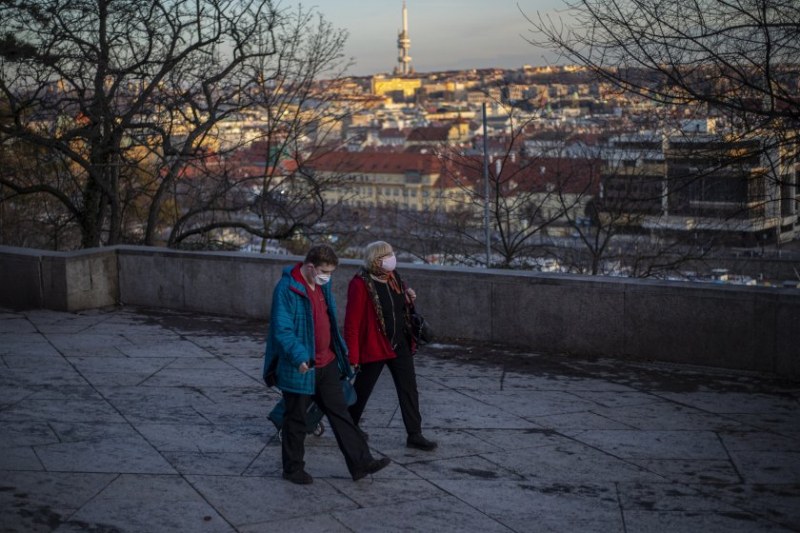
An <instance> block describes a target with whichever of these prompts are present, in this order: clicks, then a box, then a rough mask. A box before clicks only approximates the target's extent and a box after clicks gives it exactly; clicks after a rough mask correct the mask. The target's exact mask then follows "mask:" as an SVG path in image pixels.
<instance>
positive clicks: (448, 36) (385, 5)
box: [303, 0, 564, 75]
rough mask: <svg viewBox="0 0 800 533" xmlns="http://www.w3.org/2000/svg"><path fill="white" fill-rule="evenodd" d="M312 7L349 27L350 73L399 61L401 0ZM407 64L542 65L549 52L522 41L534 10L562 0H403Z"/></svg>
mask: <svg viewBox="0 0 800 533" xmlns="http://www.w3.org/2000/svg"><path fill="white" fill-rule="evenodd" d="M303 4H304V5H305V6H314V7H316V9H317V10H318V11H319V12H321V13H322V14H323V15H324V16H325V18H326V19H327V20H328V21H330V22H331V23H333V25H334V26H336V27H337V28H342V29H346V30H347V31H348V32H349V38H348V40H347V46H346V48H345V53H346V55H347V56H348V57H353V58H354V60H355V64H354V66H353V68H352V69H351V70H350V74H354V75H368V74H378V73H390V72H391V71H392V69H393V68H394V67H395V66H396V65H397V33H398V31H399V30H400V29H401V27H402V24H403V21H402V8H403V0H316V1H313V0H312V1H311V2H309V1H304V2H303ZM406 5H407V7H408V33H409V37H410V38H411V49H410V55H411V58H412V61H411V65H412V67H413V68H414V69H415V70H416V71H417V72H430V71H437V70H454V69H469V68H484V67H501V68H519V67H521V66H522V65H545V64H549V63H552V62H553V57H554V56H553V55H552V54H551V53H548V52H547V51H543V50H541V49H537V48H535V47H534V46H532V45H531V44H530V43H528V42H526V41H525V40H524V36H529V35H530V29H531V27H530V23H529V22H528V21H527V20H526V19H525V17H524V16H523V14H522V13H521V12H520V9H522V10H523V11H524V12H525V13H527V14H528V15H529V16H531V17H535V16H536V13H537V11H539V12H542V13H545V12H546V13H551V14H557V13H556V11H555V10H557V9H562V8H563V7H564V1H563V0H406Z"/></svg>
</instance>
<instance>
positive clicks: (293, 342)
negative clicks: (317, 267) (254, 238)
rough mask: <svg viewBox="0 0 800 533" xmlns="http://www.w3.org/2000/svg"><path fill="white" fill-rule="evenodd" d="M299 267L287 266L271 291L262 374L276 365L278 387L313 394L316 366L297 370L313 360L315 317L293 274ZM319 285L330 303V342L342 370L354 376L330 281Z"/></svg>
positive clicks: (306, 296)
mask: <svg viewBox="0 0 800 533" xmlns="http://www.w3.org/2000/svg"><path fill="white" fill-rule="evenodd" d="M300 266H302V263H299V264H297V265H294V266H289V267H286V268H284V269H283V275H282V276H281V279H280V281H279V282H278V284H277V285H276V286H275V290H274V292H273V293H272V314H271V316H270V320H269V332H268V334H267V348H266V350H265V353H264V370H263V375H264V377H265V378H266V375H267V371H268V370H269V368H270V365H273V364H275V365H277V366H276V378H277V383H276V386H277V387H278V388H279V389H281V390H282V391H288V392H294V393H298V394H314V369H311V370H310V371H309V372H306V373H305V374H301V373H300V371H299V370H298V367H299V366H300V365H301V364H302V363H303V362H306V361H311V360H312V359H314V319H313V315H312V312H311V300H309V298H308V294H307V293H306V287H305V286H304V285H303V284H302V283H300V282H299V281H297V280H296V279H294V276H293V275H292V272H293V271H294V269H298V268H300ZM317 288H318V289H322V293H323V294H324V295H325V301H326V302H327V304H328V316H329V317H330V320H331V326H332V329H333V331H332V332H331V343H332V344H333V346H332V348H333V351H334V353H335V354H336V362H337V364H338V365H339V371H340V372H341V373H342V374H343V375H346V376H347V377H349V378H351V377H352V371H351V369H350V364H349V363H348V359H347V345H346V344H345V342H344V339H343V338H342V335H341V333H340V332H339V327H338V325H337V324H338V322H337V320H336V302H335V301H334V299H333V293H332V292H331V285H330V283H327V284H325V285H322V286H321V287H317Z"/></svg>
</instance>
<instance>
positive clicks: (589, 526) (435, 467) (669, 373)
mask: <svg viewBox="0 0 800 533" xmlns="http://www.w3.org/2000/svg"><path fill="white" fill-rule="evenodd" d="M265 333H266V323H265V322H264V321H253V320H243V319H236V318H225V317H215V316H203V315H196V314H193V313H179V312H167V311H156V310H148V309H129V308H119V309H104V310H94V311H88V312H82V313H60V312H54V311H46V310H35V311H26V312H15V311H12V310H7V309H0V427H2V431H1V432H0V531H1V532H3V533H5V532H9V533H11V532H25V533H28V532H36V533H38V532H50V531H55V532H60V533H64V532H68V533H71V532H85V531H94V532H98V533H99V532H107V533H111V532H142V533H145V532H146V533H153V532H161V531H165V532H171V531H176V532H184V531H189V532H192V531H198V532H205V531H208V532H240V533H255V532H259V533H260V532H264V531H298V532H306V531H310V532H316V531H330V532H362V531H363V532H370V531H376V532H386V531H403V532H406V531H420V532H434V533H450V532H459V533H460V532H465V531H466V532H472V531H480V532H487V533H489V532H504V533H506V532H529V531H554V532H562V531H564V532H575V531H581V532H583V531H589V532H592V531H597V532H603V533H607V532H624V533H633V532H651V531H652V532H663V531H670V532H676V533H681V532H696V531H702V532H703V533H713V532H717V531H719V532H726V533H727V532H731V531H733V532H739V531H741V532H751V531H755V532H761V531H765V532H766V531H770V532H772V531H777V532H786V531H800V446H799V445H798V442H800V383H798V382H791V381H785V380H781V379H779V378H777V377H775V376H768V375H760V374H754V373H741V372H738V373H737V372H731V371H720V370H715V369H708V368H697V367H689V366H680V365H666V364H645V363H638V362H625V361H612V360H606V359H596V360H586V359H576V358H570V357H554V356H542V355H539V354H537V353H536V352H535V350H534V349H532V350H531V351H529V352H528V351H524V350H510V349H504V348H500V347H496V346H479V345H466V344H433V345H429V346H426V347H423V348H422V349H421V350H420V353H419V354H418V355H417V357H416V360H415V362H416V365H417V373H418V376H419V388H420V395H421V407H422V414H423V425H424V428H425V433H426V435H427V436H428V437H429V438H433V439H435V440H437V441H438V442H439V444H440V446H439V448H438V449H437V450H436V451H435V452H432V453H428V452H422V451H419V450H412V449H408V448H406V447H405V432H404V428H403V423H402V419H401V416H400V413H399V409H398V407H397V398H396V393H395V390H394V386H393V384H392V382H391V378H390V376H389V373H388V371H387V372H385V373H384V375H382V376H381V378H380V380H379V382H378V384H377V386H376V389H375V392H374V394H373V396H372V398H371V399H370V403H369V405H368V406H367V409H366V411H365V414H364V419H363V426H364V428H365V429H366V430H367V431H368V432H369V434H370V439H369V444H370V447H371V448H372V450H373V454H374V455H375V456H387V457H390V458H391V459H392V464H391V465H390V466H389V467H387V468H385V469H384V470H382V471H380V472H378V473H377V474H375V475H373V476H368V477H367V478H365V479H363V480H360V481H358V482H353V481H352V480H351V479H350V477H349V475H348V473H347V470H346V468H345V464H344V460H343V458H342V456H341V454H340V453H339V451H338V448H337V446H336V443H335V440H334V437H333V435H332V434H331V432H330V430H329V429H328V430H327V431H325V433H323V435H322V436H320V437H314V436H309V437H308V439H307V442H306V447H307V448H306V449H307V453H306V462H307V465H306V468H307V470H308V471H309V472H310V473H311V474H312V475H313V476H314V483H313V484H312V485H309V486H296V485H292V484H291V483H288V482H286V481H284V480H283V479H282V478H281V475H280V474H281V460H280V442H279V440H278V438H277V432H276V430H275V427H274V426H273V425H272V423H271V422H269V421H268V420H267V418H266V414H267V413H268V412H269V410H270V409H271V408H272V406H273V405H274V404H275V403H276V402H277V401H278V399H279V397H280V396H279V394H278V393H277V392H276V391H273V390H269V389H267V388H266V387H265V386H264V384H263V383H262V382H261V362H262V356H263V349H264V336H265Z"/></svg>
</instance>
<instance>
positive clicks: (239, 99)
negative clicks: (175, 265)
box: [0, 0, 346, 247]
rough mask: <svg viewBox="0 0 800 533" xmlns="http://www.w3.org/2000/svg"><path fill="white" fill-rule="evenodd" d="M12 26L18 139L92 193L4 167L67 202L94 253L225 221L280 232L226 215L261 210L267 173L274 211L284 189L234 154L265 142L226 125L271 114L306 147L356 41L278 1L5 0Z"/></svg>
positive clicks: (6, 136)
mask: <svg viewBox="0 0 800 533" xmlns="http://www.w3.org/2000/svg"><path fill="white" fill-rule="evenodd" d="M0 25H1V26H2V28H3V29H4V30H5V33H4V34H3V35H2V38H1V40H0V61H2V63H0V72H2V74H1V76H2V77H1V78H0V100H2V102H3V104H4V107H5V108H6V109H7V110H8V117H9V120H6V121H2V122H0V135H2V139H3V142H4V143H5V144H6V148H8V147H9V146H14V145H15V143H25V144H27V145H31V146H36V147H39V148H41V149H42V150H44V151H45V152H47V153H49V154H51V157H53V158H57V159H59V160H60V161H61V162H62V165H63V167H62V168H63V169H66V170H67V171H68V172H69V175H70V183H71V186H72V187H74V189H75V190H76V191H77V192H78V194H71V193H68V192H65V191H64V190H63V189H62V188H60V187H59V186H58V185H57V184H54V183H53V182H52V181H51V176H48V175H31V174H29V173H27V172H23V171H19V172H12V173H9V172H4V173H3V174H2V176H0V183H2V185H3V186H4V187H5V188H6V189H8V190H10V191H13V193H14V195H16V196H17V197H18V196H19V195H31V194H35V195H49V196H50V197H52V198H54V199H55V200H57V201H58V202H60V203H61V204H62V205H63V206H64V209H65V210H66V212H68V213H69V214H70V216H71V217H72V218H73V219H74V220H75V221H76V223H77V224H78V226H79V227H80V231H81V246H83V247H90V246H97V245H100V244H115V243H118V242H122V241H133V242H144V243H146V244H153V243H155V242H158V241H159V240H160V239H164V240H166V241H167V242H168V243H170V244H176V243H179V242H180V241H182V240H184V239H187V238H189V237H190V236H191V235H194V234H198V233H204V232H209V231H213V230H214V229H216V228H223V227H232V228H236V227H241V226H246V229H248V230H255V231H258V232H260V234H261V235H263V236H268V235H270V234H271V232H273V229H272V228H269V227H266V228H265V226H264V224H263V222H258V223H257V224H250V223H247V222H246V221H244V222H243V221H242V220H241V219H240V218H237V217H234V216H227V215H226V214H225V213H227V214H230V213H231V212H232V211H235V210H239V209H241V207H242V206H243V205H244V206H247V205H249V206H251V207H252V206H253V205H254V203H253V201H249V203H248V201H246V200H245V198H246V197H247V194H246V193H247V192H248V191H250V192H252V190H253V187H252V186H251V185H252V184H253V183H254V182H256V180H261V187H260V190H259V191H258V192H257V193H256V194H255V195H253V198H261V199H262V204H261V207H260V209H261V213H262V214H263V209H265V208H267V207H268V206H267V204H266V203H265V202H264V201H263V199H264V198H267V197H268V196H269V194H266V192H268V189H269V187H264V179H265V174H264V173H263V172H262V173H260V174H259V175H258V176H244V177H243V176H241V175H238V176H237V175H235V172H234V169H232V168H231V166H230V165H229V164H227V163H228V161H227V158H226V156H225V154H226V153H228V152H230V151H232V150H234V149H236V148H238V147H240V146H241V145H242V144H243V143H245V142H248V141H251V140H252V138H247V137H243V136H240V137H239V138H234V137H232V136H231V135H230V132H226V131H225V126H226V125H227V124H230V123H232V122H233V121H235V120H241V119H242V118H243V115H244V114H245V113H249V112H257V111H258V110H265V109H266V110H267V111H266V113H272V116H271V120H269V119H268V120H267V121H266V122H267V123H269V124H270V125H271V126H268V127H267V128H266V129H267V131H268V132H272V133H275V132H278V131H281V132H282V135H283V136H282V138H283V139H286V142H296V141H297V140H298V139H299V138H300V137H299V135H300V132H301V131H302V132H303V133H306V132H305V131H303V130H305V129H307V127H308V126H309V125H311V124H315V123H318V122H319V121H320V113H317V114H316V115H314V113H313V112H309V109H310V108H313V105H311V106H309V105H308V102H309V101H310V100H311V99H312V98H313V95H314V94H319V90H318V88H317V86H316V85H315V84H314V82H315V80H316V79H317V78H318V77H320V76H322V75H323V74H325V73H332V77H335V74H337V73H338V72H339V71H338V70H337V69H338V67H339V66H341V65H342V59H343V58H342V56H341V50H342V47H343V43H344V39H345V37H346V35H345V34H344V33H343V32H341V31H337V30H335V29H333V28H332V27H331V26H330V25H329V24H328V23H326V22H325V21H324V20H323V19H322V18H321V17H318V16H317V15H316V14H314V13H313V12H309V11H306V10H303V9H302V8H297V9H296V10H289V9H285V8H281V7H280V5H279V4H277V3H276V2H273V1H271V0H201V1H194V0H192V1H189V0H175V1H169V2H166V1H154V2H148V3H146V4H142V3H141V2H135V1H133V0H79V1H66V0H55V1H52V2H48V3H45V4H42V3H30V2H27V3H26V2H12V3H3V4H2V5H0ZM276 102H284V103H285V104H286V106H285V107H284V108H282V109H277V110H276V109H275V108H274V106H275V104H276ZM289 106H291V110H292V111H291V112H290V111H288V108H289ZM292 113H294V115H292ZM270 128H271V129H270ZM270 134H271V133H267V134H266V135H268V136H269V135H270ZM261 135H264V134H263V133H262V134H261ZM256 136H257V135H256ZM280 153H287V154H288V156H289V157H291V158H295V159H297V157H298V154H299V153H300V152H299V151H298V150H291V151H288V150H286V151H284V152H280ZM300 166H301V165H295V169H294V170H295V171H296V169H297V168H298V167H300ZM271 168H273V169H277V168H281V167H279V165H277V164H273V165H271ZM284 168H286V167H284ZM211 170H215V171H216V172H210V171H211ZM281 179H282V180H286V179H288V177H287V176H286V175H282V176H281ZM318 187H319V184H316V183H312V184H311V185H310V186H308V188H310V189H311V190H314V189H315V188H318ZM283 190H284V191H287V192H291V191H293V190H303V191H305V190H306V188H299V187H288V186H286V185H285V184H284V185H283ZM184 201H186V204H185V205H184ZM317 211H319V209H317ZM263 218H264V217H263V216H262V220H263ZM276 231H277V233H278V234H282V233H285V231H286V230H285V229H280V230H276ZM165 232H166V233H165Z"/></svg>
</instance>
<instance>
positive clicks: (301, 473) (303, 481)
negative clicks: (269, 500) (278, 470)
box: [283, 470, 314, 485]
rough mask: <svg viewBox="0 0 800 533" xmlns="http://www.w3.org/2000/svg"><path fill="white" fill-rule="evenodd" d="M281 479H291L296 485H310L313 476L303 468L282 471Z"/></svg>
mask: <svg viewBox="0 0 800 533" xmlns="http://www.w3.org/2000/svg"><path fill="white" fill-rule="evenodd" d="M283 479H286V480H288V481H291V482H292V483H294V484H296V485H311V484H312V483H313V482H314V478H313V477H311V474H309V473H308V472H306V471H305V470H296V471H294V472H284V473H283Z"/></svg>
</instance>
